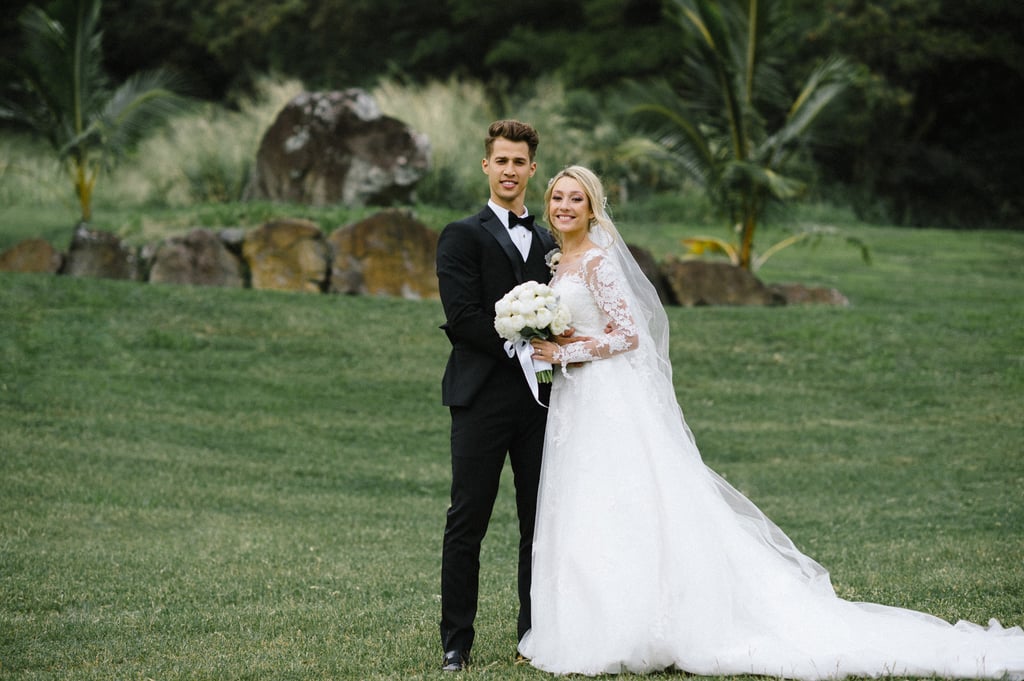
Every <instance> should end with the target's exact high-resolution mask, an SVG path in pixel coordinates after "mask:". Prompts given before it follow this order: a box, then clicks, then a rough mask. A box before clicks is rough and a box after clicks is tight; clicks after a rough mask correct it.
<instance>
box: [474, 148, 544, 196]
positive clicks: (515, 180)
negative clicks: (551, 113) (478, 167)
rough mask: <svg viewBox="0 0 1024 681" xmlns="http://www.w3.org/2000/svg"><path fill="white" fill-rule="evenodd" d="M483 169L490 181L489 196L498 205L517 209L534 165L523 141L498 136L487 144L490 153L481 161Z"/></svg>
mask: <svg viewBox="0 0 1024 681" xmlns="http://www.w3.org/2000/svg"><path fill="white" fill-rule="evenodd" d="M483 170H484V173H486V174H487V178H488V180H487V181H488V184H490V188H491V199H493V200H494V202H495V203H497V204H498V205H499V206H503V207H505V208H508V209H509V210H518V209H519V208H521V207H522V205H523V194H524V193H525V192H526V185H527V184H529V182H530V178H531V177H533V174H534V173H535V172H536V171H537V164H536V163H535V162H533V161H531V160H530V147H529V145H528V144H527V143H526V142H513V141H512V140H508V139H505V138H504V137H499V138H497V139H496V140H494V143H493V145H492V146H491V155H490V156H489V157H487V158H485V159H484V160H483Z"/></svg>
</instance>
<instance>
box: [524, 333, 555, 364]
mask: <svg viewBox="0 0 1024 681" xmlns="http://www.w3.org/2000/svg"><path fill="white" fill-rule="evenodd" d="M530 345H532V346H533V358H534V359H539V360H541V361H544V362H548V363H549V364H555V363H556V362H555V353H556V352H557V351H558V344H557V343H552V342H551V341H549V340H543V339H541V338H534V339H533V340H531V341H530Z"/></svg>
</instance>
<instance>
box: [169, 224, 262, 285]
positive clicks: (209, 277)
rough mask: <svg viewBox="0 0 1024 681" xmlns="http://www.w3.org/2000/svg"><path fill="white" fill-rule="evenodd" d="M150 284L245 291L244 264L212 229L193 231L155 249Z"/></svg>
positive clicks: (170, 239)
mask: <svg viewBox="0 0 1024 681" xmlns="http://www.w3.org/2000/svg"><path fill="white" fill-rule="evenodd" d="M149 281H150V282H152V283H157V284H163V283H166V284H192V285H196V286H226V287H230V288H242V287H243V286H245V275H244V268H243V267H242V262H241V260H239V258H238V257H237V256H235V255H233V254H232V253H231V252H230V251H229V250H228V249H227V247H226V246H225V245H224V243H223V242H222V241H221V239H220V238H219V237H218V236H217V235H216V234H215V233H213V232H212V231H211V230H209V229H202V228H198V229H193V230H192V231H191V232H189V233H188V234H186V235H185V236H176V237H171V238H169V239H165V240H164V241H162V242H160V244H158V245H157V246H156V248H155V249H154V252H153V256H152V264H151V266H150V270H149Z"/></svg>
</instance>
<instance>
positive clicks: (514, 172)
mask: <svg viewBox="0 0 1024 681" xmlns="http://www.w3.org/2000/svg"><path fill="white" fill-rule="evenodd" d="M538 141H539V136H538V135H537V131H536V130H534V129H533V128H532V127H531V126H529V125H527V124H526V123H521V122H519V121H515V120H502V121H496V122H494V123H492V124H491V125H490V127H489V128H488V131H487V138H486V140H485V142H484V151H485V158H484V159H483V171H484V174H485V175H487V180H488V184H489V185H490V192H491V195H490V200H489V201H488V202H487V206H486V207H485V208H484V209H483V210H481V211H480V212H479V213H477V214H476V215H473V216H470V217H467V218H463V219H462V220H458V221H456V222H452V223H450V224H449V225H448V226H446V227H445V228H444V230H443V231H442V232H441V236H440V239H439V241H438V244H437V279H438V284H439V286H440V293H441V303H442V305H443V307H444V314H445V319H446V323H445V324H444V325H443V326H442V327H441V328H442V329H444V332H445V333H446V334H447V336H448V339H449V341H451V344H452V351H451V354H450V356H449V358H448V365H447V367H446V369H445V373H444V378H443V380H442V384H441V393H442V401H443V403H444V404H445V405H446V406H448V407H449V408H450V411H451V424H452V425H451V458H452V485H451V506H450V507H449V508H448V515H447V522H446V524H445V530H444V545H443V550H442V556H441V645H442V649H443V651H444V661H443V663H442V668H443V669H444V670H445V671H460V670H462V669H465V668H466V667H468V666H469V663H470V650H471V649H472V647H473V638H474V633H475V631H474V628H473V620H474V619H475V617H476V609H477V597H478V589H479V574H480V545H481V542H482V541H483V538H484V535H485V534H486V532H487V525H488V522H489V521H490V518H491V511H492V510H493V508H494V501H495V498H496V497H497V494H498V480H499V478H500V476H501V471H502V467H503V466H504V463H505V456H506V454H507V455H508V457H509V460H510V462H511V465H512V472H513V475H514V480H515V489H516V509H517V512H518V516H519V579H518V584H519V621H518V632H519V638H522V636H523V634H525V633H526V631H527V629H529V628H530V567H531V553H532V544H533V526H534V518H535V514H536V506H537V487H538V484H539V478H540V461H541V451H542V449H543V445H544V425H545V422H546V419H547V412H546V410H545V409H544V407H542V406H540V405H539V404H538V403H537V401H536V400H535V399H534V396H533V393H532V392H531V390H530V388H529V386H528V385H527V382H526V378H525V377H524V375H523V370H522V368H521V366H520V364H519V361H518V359H517V358H516V357H509V356H508V354H507V353H506V351H505V349H504V342H503V341H502V339H501V338H500V337H499V336H498V334H497V332H496V331H495V330H494V303H495V302H496V301H497V300H498V299H499V298H501V297H502V296H504V295H505V294H506V293H508V291H509V290H511V289H512V288H513V287H515V286H516V285H517V284H520V283H522V282H524V281H529V280H534V281H539V282H544V283H546V282H547V281H548V280H549V279H550V276H551V275H550V272H549V270H548V267H547V265H546V264H545V262H544V256H545V254H546V253H548V252H549V251H550V250H552V249H553V248H555V242H554V239H553V238H552V237H551V235H550V234H549V233H548V232H547V230H545V229H543V228H542V227H540V226H539V225H538V226H537V227H534V226H533V216H526V217H525V220H522V221H521V222H522V224H517V223H520V220H519V218H520V217H522V216H524V215H525V214H526V212H527V211H526V207H525V205H524V197H525V194H526V187H527V185H528V184H529V181H530V178H531V177H533V174H534V173H535V172H536V171H537V163H536V162H535V160H534V157H535V155H536V153H537V143H538ZM540 390H541V393H540V399H541V401H543V402H544V403H545V404H547V401H548V395H549V393H550V384H541V386H540Z"/></svg>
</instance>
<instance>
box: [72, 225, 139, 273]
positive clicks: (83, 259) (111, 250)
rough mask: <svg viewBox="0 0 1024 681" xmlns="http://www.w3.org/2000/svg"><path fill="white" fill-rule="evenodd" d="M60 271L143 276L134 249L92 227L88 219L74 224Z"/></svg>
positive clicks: (107, 233)
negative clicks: (86, 222)
mask: <svg viewBox="0 0 1024 681" xmlns="http://www.w3.org/2000/svg"><path fill="white" fill-rule="evenodd" d="M61 272H62V273H63V274H66V275H69V276H72V277H96V278H99V279H128V280H131V281H138V280H139V279H140V275H139V259H138V256H137V254H136V252H135V249H133V248H131V247H130V246H128V244H126V243H124V242H123V241H121V239H119V238H118V237H117V236H116V235H114V234H111V233H110V232H104V231H101V230H96V229H89V227H88V225H86V224H85V223H80V224H79V225H78V226H77V227H76V228H75V232H74V234H73V235H72V237H71V246H70V248H68V254H67V257H66V258H65V259H64V265H63V266H62V267H61Z"/></svg>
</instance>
